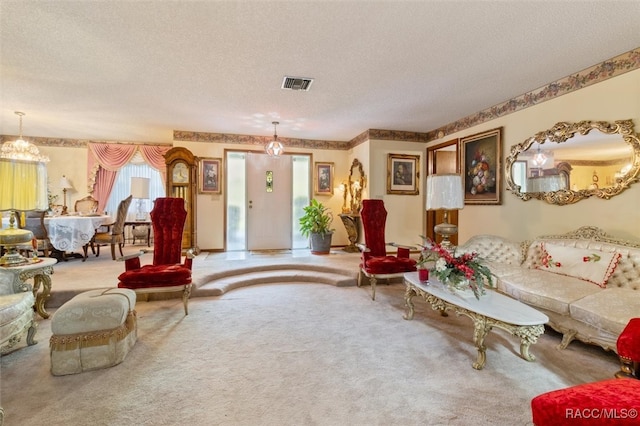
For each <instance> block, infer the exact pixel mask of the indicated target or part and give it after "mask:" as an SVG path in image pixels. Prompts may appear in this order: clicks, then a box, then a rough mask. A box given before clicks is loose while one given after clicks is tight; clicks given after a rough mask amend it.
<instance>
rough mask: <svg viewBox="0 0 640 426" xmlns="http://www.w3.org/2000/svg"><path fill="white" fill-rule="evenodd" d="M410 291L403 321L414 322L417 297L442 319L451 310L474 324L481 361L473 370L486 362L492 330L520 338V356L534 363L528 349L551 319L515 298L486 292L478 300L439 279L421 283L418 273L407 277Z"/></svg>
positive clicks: (406, 283)
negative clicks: (445, 284)
mask: <svg viewBox="0 0 640 426" xmlns="http://www.w3.org/2000/svg"><path fill="white" fill-rule="evenodd" d="M404 282H405V285H406V286H407V290H406V292H405V295H404V300H405V304H406V308H407V312H406V313H405V315H404V319H406V320H411V319H413V314H414V306H413V301H412V300H411V299H413V297H414V296H420V297H422V298H423V299H424V300H425V301H427V302H428V303H430V304H431V307H432V308H433V309H434V310H439V311H440V313H441V315H442V316H447V313H446V311H447V310H452V311H454V312H455V313H456V314H457V315H465V316H467V317H469V318H471V320H472V321H473V328H474V330H473V341H474V343H475V345H476V348H477V349H478V358H477V359H476V361H475V362H474V363H473V368H475V369H476V370H482V368H484V364H485V362H486V358H487V357H486V347H485V345H484V339H485V337H486V336H487V334H489V332H490V331H491V329H492V328H493V327H498V328H501V329H503V330H506V331H508V332H509V333H511V334H512V335H514V336H517V337H520V355H522V358H524V359H526V360H527V361H534V360H535V356H533V355H531V354H530V353H529V346H531V344H534V343H536V342H537V341H538V337H540V336H541V335H542V334H543V333H544V324H545V323H546V322H548V321H549V318H548V317H547V316H546V315H545V314H543V313H542V312H539V311H537V310H535V309H533V308H532V307H530V306H527V305H525V304H524V303H521V302H519V301H517V300H515V299H512V298H510V297H508V296H505V295H503V294H500V293H498V292H497V291H494V290H490V289H487V290H486V293H487V294H486V295H484V296H480V300H477V299H476V298H475V297H474V296H473V293H470V295H469V296H466V295H460V294H456V293H453V292H451V291H450V290H449V289H447V288H446V287H444V286H443V285H442V283H440V282H438V281H437V280H433V279H430V280H429V282H428V283H421V282H420V280H419V279H418V273H417V272H408V273H406V274H405V275H404Z"/></svg>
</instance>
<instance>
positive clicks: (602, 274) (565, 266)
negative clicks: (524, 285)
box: [538, 243, 620, 288]
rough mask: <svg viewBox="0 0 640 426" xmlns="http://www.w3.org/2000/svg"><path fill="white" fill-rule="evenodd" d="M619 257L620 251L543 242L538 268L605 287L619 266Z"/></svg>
mask: <svg viewBox="0 0 640 426" xmlns="http://www.w3.org/2000/svg"><path fill="white" fill-rule="evenodd" d="M619 259H620V253H618V252H610V253H608V252H602V251H599V250H590V249H582V248H576V247H567V246H561V245H558V244H550V243H542V259H541V260H542V265H541V266H539V267H538V268H539V269H543V270H546V271H549V272H553V273H555V274H560V275H568V276H570V277H575V278H579V279H581V280H585V281H589V282H591V283H594V284H597V285H599V286H600V287H602V288H604V287H606V286H607V281H608V280H609V277H611V274H613V271H615V269H616V266H618V260H619Z"/></svg>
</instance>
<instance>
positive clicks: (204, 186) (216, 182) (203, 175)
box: [198, 158, 222, 194]
mask: <svg viewBox="0 0 640 426" xmlns="http://www.w3.org/2000/svg"><path fill="white" fill-rule="evenodd" d="M198 170H199V176H198V192H199V193H200V194H220V193H221V192H222V187H221V185H220V180H221V177H222V159H220V158H201V159H200V164H199V167H198Z"/></svg>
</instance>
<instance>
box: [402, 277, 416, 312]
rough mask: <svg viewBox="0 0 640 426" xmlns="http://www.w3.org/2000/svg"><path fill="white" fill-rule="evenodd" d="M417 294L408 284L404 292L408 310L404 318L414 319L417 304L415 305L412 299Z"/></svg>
mask: <svg viewBox="0 0 640 426" xmlns="http://www.w3.org/2000/svg"><path fill="white" fill-rule="evenodd" d="M415 295H416V292H415V291H413V289H412V288H411V286H409V285H407V290H406V291H405V292H404V304H405V307H406V308H407V311H406V312H405V314H404V315H403V316H402V318H404V319H406V320H412V319H413V314H414V313H415V306H413V301H412V300H411V299H413V296H415Z"/></svg>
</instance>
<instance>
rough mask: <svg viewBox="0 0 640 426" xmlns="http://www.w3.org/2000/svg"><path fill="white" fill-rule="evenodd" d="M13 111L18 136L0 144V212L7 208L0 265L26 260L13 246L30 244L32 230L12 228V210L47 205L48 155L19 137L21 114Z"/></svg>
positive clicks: (14, 217) (33, 208)
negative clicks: (4, 249) (44, 154)
mask: <svg viewBox="0 0 640 426" xmlns="http://www.w3.org/2000/svg"><path fill="white" fill-rule="evenodd" d="M16 114H17V115H18V116H20V136H19V138H18V139H17V140H15V141H7V142H5V143H3V144H2V147H1V148H0V182H2V185H0V211H7V210H9V211H11V217H10V219H9V227H8V228H7V229H2V230H0V245H2V246H4V247H5V248H6V250H7V252H6V253H5V255H4V256H2V258H0V265H1V266H15V265H21V264H23V263H27V262H28V259H26V258H24V257H23V256H22V255H20V253H18V249H17V246H18V245H22V244H28V243H30V242H31V240H32V239H33V233H32V232H31V231H29V230H26V229H19V228H17V227H16V223H15V221H16V211H26V210H46V209H48V208H49V199H48V197H47V166H46V163H47V162H48V161H49V158H47V157H46V156H43V155H40V152H39V151H38V148H37V147H36V146H35V145H33V144H31V143H29V142H27V141H25V140H24V139H22V117H23V116H24V113H22V112H18V111H16ZM18 220H19V219H18Z"/></svg>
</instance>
